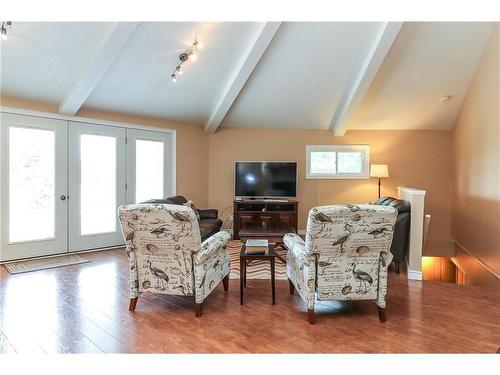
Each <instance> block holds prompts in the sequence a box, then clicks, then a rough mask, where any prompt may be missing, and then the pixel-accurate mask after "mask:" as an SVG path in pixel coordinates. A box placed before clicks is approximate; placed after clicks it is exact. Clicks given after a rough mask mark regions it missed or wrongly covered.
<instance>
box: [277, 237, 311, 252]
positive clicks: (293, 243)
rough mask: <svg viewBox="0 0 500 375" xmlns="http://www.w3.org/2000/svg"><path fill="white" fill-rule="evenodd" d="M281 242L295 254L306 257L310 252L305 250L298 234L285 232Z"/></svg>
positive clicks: (304, 244)
mask: <svg viewBox="0 0 500 375" xmlns="http://www.w3.org/2000/svg"><path fill="white" fill-rule="evenodd" d="M283 243H284V244H285V246H286V247H287V249H288V250H289V251H293V252H294V253H295V254H297V255H300V256H303V257H308V256H309V255H310V254H309V253H308V251H307V250H306V243H305V242H304V240H303V239H302V237H300V236H299V235H298V234H295V233H287V234H285V236H284V237H283Z"/></svg>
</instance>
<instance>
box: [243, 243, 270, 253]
mask: <svg viewBox="0 0 500 375" xmlns="http://www.w3.org/2000/svg"><path fill="white" fill-rule="evenodd" d="M245 252H246V253H247V254H267V253H268V252H269V241H268V240H247V242H246V244H245Z"/></svg>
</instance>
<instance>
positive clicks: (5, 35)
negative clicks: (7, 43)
mask: <svg viewBox="0 0 500 375" xmlns="http://www.w3.org/2000/svg"><path fill="white" fill-rule="evenodd" d="M0 37H1V38H2V40H7V29H6V28H5V27H2V31H1V36H0Z"/></svg>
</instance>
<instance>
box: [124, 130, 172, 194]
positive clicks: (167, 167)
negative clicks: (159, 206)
mask: <svg viewBox="0 0 500 375" xmlns="http://www.w3.org/2000/svg"><path fill="white" fill-rule="evenodd" d="M127 140H128V142H127V146H128V147H127V171H128V173H127V176H128V184H127V185H128V190H127V202H128V203H140V202H144V201H146V200H149V199H158V198H164V197H168V196H171V195H173V194H175V189H174V178H173V173H172V171H173V148H172V134H170V133H160V132H155V131H140V130H130V129H129V130H127Z"/></svg>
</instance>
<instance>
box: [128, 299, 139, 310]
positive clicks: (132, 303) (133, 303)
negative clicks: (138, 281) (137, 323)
mask: <svg viewBox="0 0 500 375" xmlns="http://www.w3.org/2000/svg"><path fill="white" fill-rule="evenodd" d="M137 299H138V298H137V297H135V298H131V299H130V303H129V305H128V311H135V306H136V305H137Z"/></svg>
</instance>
